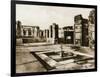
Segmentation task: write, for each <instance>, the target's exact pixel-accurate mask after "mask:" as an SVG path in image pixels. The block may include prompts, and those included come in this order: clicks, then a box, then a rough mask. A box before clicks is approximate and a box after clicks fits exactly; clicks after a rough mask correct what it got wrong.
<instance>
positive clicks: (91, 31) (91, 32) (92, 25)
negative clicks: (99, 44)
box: [88, 10, 95, 49]
mask: <svg viewBox="0 0 100 77" xmlns="http://www.w3.org/2000/svg"><path fill="white" fill-rule="evenodd" d="M88 20H89V27H88V28H89V46H90V48H92V49H94V46H95V10H92V11H90V14H89V17H88Z"/></svg>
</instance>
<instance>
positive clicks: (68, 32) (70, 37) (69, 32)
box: [63, 26, 74, 44]
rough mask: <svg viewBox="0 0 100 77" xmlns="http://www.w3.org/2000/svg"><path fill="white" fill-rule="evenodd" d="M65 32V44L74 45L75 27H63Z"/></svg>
mask: <svg viewBox="0 0 100 77" xmlns="http://www.w3.org/2000/svg"><path fill="white" fill-rule="evenodd" d="M63 30H64V43H66V44H74V29H73V26H66V27H63Z"/></svg>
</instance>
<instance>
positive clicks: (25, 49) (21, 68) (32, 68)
mask: <svg viewBox="0 0 100 77" xmlns="http://www.w3.org/2000/svg"><path fill="white" fill-rule="evenodd" d="M33 45H34V46H33ZM63 50H64V51H65V52H73V53H75V54H81V55H84V56H88V57H94V51H91V50H90V49H89V48H86V47H82V48H81V50H80V51H75V50H74V49H71V47H70V46H69V45H66V44H63ZM59 51H61V45H60V44H56V45H46V44H45V43H44V44H43V45H42V44H39V46H38V45H37V44H27V45H21V46H16V72H17V73H22V72H44V71H47V69H45V68H44V66H43V65H42V64H41V63H40V61H39V60H37V58H36V57H34V56H33V55H32V54H31V53H30V52H38V54H42V53H44V52H46V53H48V52H59ZM72 61H73V60H69V63H68V61H62V62H59V64H60V65H59V64H58V63H57V64H58V65H57V67H56V70H66V69H70V70H71V68H72V70H73V69H76V68H75V67H77V68H80V67H81V66H80V65H77V64H75V63H70V62H72ZM51 64H52V62H51ZM87 65H89V64H87ZM84 66H85V65H84ZM53 70H55V69H53ZM53 70H52V71H53Z"/></svg>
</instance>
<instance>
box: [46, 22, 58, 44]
mask: <svg viewBox="0 0 100 77" xmlns="http://www.w3.org/2000/svg"><path fill="white" fill-rule="evenodd" d="M58 29H59V26H58V24H56V23H53V24H52V25H50V27H49V31H48V34H49V35H48V36H49V37H47V42H48V43H52V44H56V43H58V39H59V37H58V35H59V32H58Z"/></svg>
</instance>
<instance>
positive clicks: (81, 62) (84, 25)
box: [15, 3, 96, 73]
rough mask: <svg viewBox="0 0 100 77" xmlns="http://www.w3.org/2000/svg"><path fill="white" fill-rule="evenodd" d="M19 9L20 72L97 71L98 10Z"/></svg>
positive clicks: (47, 6)
mask: <svg viewBox="0 0 100 77" xmlns="http://www.w3.org/2000/svg"><path fill="white" fill-rule="evenodd" d="M80 6H81V5H80ZM84 6H85V5H84ZM15 7H16V16H15V17H16V52H15V53H16V55H15V56H16V60H15V61H16V65H15V66H16V73H30V72H31V73H38V72H55V71H75V70H88V69H95V68H96V65H95V64H96V63H95V62H96V61H95V60H96V56H95V55H96V49H95V48H96V47H95V46H96V37H95V36H96V35H95V34H96V33H95V32H96V31H95V30H96V29H95V28H96V19H95V18H96V10H95V8H86V7H85V8H84V7H70V6H67V4H66V6H63V7H62V6H51V5H36V4H35V5H34V3H33V4H31V5H29V4H20V3H19V4H16V6H15Z"/></svg>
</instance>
